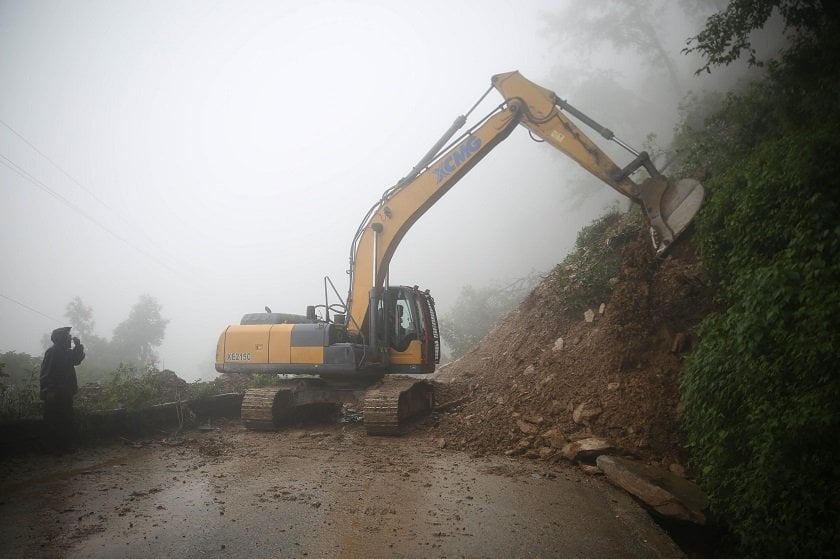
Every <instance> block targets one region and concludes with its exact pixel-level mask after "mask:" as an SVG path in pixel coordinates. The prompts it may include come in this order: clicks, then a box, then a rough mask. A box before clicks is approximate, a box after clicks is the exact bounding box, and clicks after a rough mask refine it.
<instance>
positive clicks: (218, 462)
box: [0, 421, 682, 559]
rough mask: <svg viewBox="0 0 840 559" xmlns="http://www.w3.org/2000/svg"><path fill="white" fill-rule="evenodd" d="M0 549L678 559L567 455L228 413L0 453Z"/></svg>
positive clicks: (17, 553) (18, 552)
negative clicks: (137, 436) (246, 423)
mask: <svg viewBox="0 0 840 559" xmlns="http://www.w3.org/2000/svg"><path fill="white" fill-rule="evenodd" d="M0 474H1V475H2V481H0V556H2V557H6V558H11V557H46V558H50V557H120V558H131V557H143V558H146V557H167V556H168V557H179V558H182V559H183V558H191V557H249V558H260V557H347V558H361V557H618V556H621V557H680V556H682V554H681V552H680V551H679V549H678V548H677V547H676V546H675V545H674V544H673V543H672V542H671V540H670V539H669V538H668V537H667V536H666V535H665V534H664V533H663V532H662V531H661V530H660V529H659V528H658V527H657V526H656V525H655V524H654V523H653V522H652V521H651V520H650V519H649V517H648V515H647V513H645V512H644V511H642V510H641V509H640V508H639V507H638V506H637V505H636V504H635V503H634V502H633V501H632V500H631V499H630V498H629V497H627V496H626V495H625V494H623V493H621V492H619V491H617V490H615V489H613V488H611V487H610V486H609V485H608V484H607V483H605V482H603V481H602V480H600V479H594V478H590V477H587V476H585V475H583V474H581V473H579V472H578V471H577V470H575V469H573V468H571V467H567V466H565V465H551V466H549V465H546V464H544V463H536V462H533V461H527V460H523V459H511V458H504V457H475V456H471V455H468V454H466V453H463V452H456V451H451V450H448V449H445V448H439V446H438V444H437V442H436V440H435V439H434V438H432V437H430V436H429V435H428V434H427V433H421V432H416V433H414V434H409V435H407V436H405V437H402V438H392V437H388V438H382V437H367V436H366V435H365V433H364V429H363V427H362V426H361V425H358V424H349V425H338V424H335V425H318V426H315V427H305V428H291V429H288V430H284V431H281V432H277V433H273V432H251V431H246V430H245V429H243V428H242V427H241V424H240V423H239V422H238V421H232V422H230V423H226V424H223V425H220V426H215V427H213V428H212V429H207V430H199V431H191V432H187V433H184V434H182V435H180V436H176V437H167V438H163V436H161V438H157V439H154V440H147V441H144V442H142V443H139V444H112V445H108V446H104V447H98V448H90V449H84V450H81V451H79V452H77V453H76V454H73V455H70V456H65V457H51V456H42V455H29V456H21V457H17V458H13V459H7V460H4V461H2V462H0Z"/></svg>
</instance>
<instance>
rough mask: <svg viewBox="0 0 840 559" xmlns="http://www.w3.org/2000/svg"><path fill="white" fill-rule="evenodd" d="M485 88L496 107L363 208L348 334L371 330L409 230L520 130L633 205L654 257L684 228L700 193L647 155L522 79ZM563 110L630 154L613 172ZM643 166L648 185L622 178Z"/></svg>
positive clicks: (500, 78) (506, 78)
mask: <svg viewBox="0 0 840 559" xmlns="http://www.w3.org/2000/svg"><path fill="white" fill-rule="evenodd" d="M492 85H493V87H495V88H496V89H497V90H498V91H499V92H500V93H501V94H502V96H503V97H504V99H505V101H504V103H503V104H502V105H500V106H499V108H498V109H497V110H496V111H495V112H494V113H493V114H491V115H490V116H489V117H487V118H486V119H485V120H483V121H482V122H480V123H479V124H478V125H477V126H475V127H474V128H472V129H471V130H470V131H468V132H467V133H466V134H464V135H463V136H462V137H461V138H460V140H459V141H458V142H457V143H455V145H454V146H452V147H451V148H449V149H446V150H445V151H444V152H443V153H441V154H438V150H439V149H440V146H442V145H443V144H444V143H445V142H446V141H448V139H449V137H451V136H452V135H453V134H454V132H455V130H457V128H458V127H460V126H462V125H463V123H464V121H465V118H464V117H459V119H458V120H456V123H455V124H453V127H452V128H451V129H450V131H449V132H448V133H447V134H448V137H447V136H444V138H442V139H441V141H439V142H438V144H437V145H436V146H435V147H434V148H433V149H432V151H430V153H429V154H428V155H427V157H425V158H424V159H423V160H421V162H420V163H418V165H417V166H415V168H414V170H413V171H412V173H411V174H409V176H408V177H406V178H404V179H402V180H401V181H400V182H399V183H397V185H395V186H394V187H392V188H390V189H388V190H387V191H386V192H385V194H384V195H383V196H382V198H381V199H380V200H379V201H378V202H377V203H376V204H375V205H374V206H373V207H372V208H371V209H370V211H369V212H368V214H367V215H366V216H365V219H364V220H363V222H362V225H361V226H360V227H359V229H358V231H357V233H356V236H355V238H354V240H353V244H352V247H351V256H350V270H349V273H350V292H349V295H348V300H347V310H348V314H349V317H348V322H347V327H348V330H350V331H351V332H357V333H363V332H365V331H366V330H367V329H368V328H369V327H370V325H369V324H368V320H369V315H370V314H373V313H368V310H369V309H370V308H371V305H372V304H373V305H375V304H376V302H377V298H378V297H379V296H380V293H381V290H382V287H383V286H384V284H385V281H386V278H387V274H388V266H389V264H390V262H391V258H392V257H393V255H394V252H395V251H396V249H397V246H398V245H399V243H400V241H401V240H402V238H403V237H404V236H405V234H406V232H408V230H409V229H410V228H411V226H412V225H413V224H414V223H415V222H416V221H417V220H418V219H419V218H420V217H421V216H422V215H423V214H424V213H425V212H426V211H427V210H428V209H429V208H430V207H431V206H432V205H434V204H435V202H437V201H438V200H439V199H440V198H441V197H442V196H443V195H444V194H445V193H446V192H447V191H449V189H451V188H452V187H453V186H454V185H455V183H457V182H458V180H460V179H461V178H462V177H463V176H464V175H465V174H466V173H467V172H468V171H469V170H470V169H472V168H473V167H474V166H475V165H476V164H477V163H478V162H479V161H480V160H481V159H482V158H483V157H484V156H486V155H487V154H488V153H489V152H490V151H491V150H492V149H493V148H494V147H495V146H496V145H498V144H499V143H500V142H501V141H502V140H504V139H505V138H507V137H508V135H509V134H510V133H511V132H512V131H513V129H514V128H515V127H516V126H517V125H518V124H522V125H523V126H525V127H526V128H528V129H529V130H530V131H531V132H532V133H533V134H534V135H536V136H538V137H540V138H541V139H543V140H545V141H546V142H547V143H549V144H551V145H552V146H554V147H555V148H557V149H558V150H560V151H561V152H563V153H564V154H566V155H568V156H569V157H571V158H572V159H574V160H575V161H577V162H578V163H579V164H580V165H581V166H582V167H583V168H584V169H586V170H587V171H589V172H590V173H592V174H593V175H595V176H596V177H598V178H599V179H601V180H602V181H603V182H605V183H606V184H608V185H609V186H611V187H612V188H614V189H615V190H617V191H618V192H620V193H621V194H623V195H624V196H627V197H629V198H631V199H633V200H634V201H636V202H638V203H640V204H641V205H642V208H643V209H644V211H645V213H646V215H647V216H648V219H649V221H650V224H651V228H652V233H653V237H654V244H655V246H656V249H657V251H658V252H659V253H662V252H664V250H666V249H667V247H668V245H670V243H671V242H673V240H674V239H675V238H676V237H677V236H678V235H679V233H680V232H682V230H683V229H685V227H687V226H688V224H689V223H690V221H691V219H692V218H693V217H694V214H695V213H696V212H697V210H698V209H699V207H700V204H701V202H702V199H703V187H702V186H701V185H700V183H699V182H697V181H694V180H692V179H683V180H682V181H679V182H677V183H673V184H672V183H669V181H668V180H667V179H666V178H665V177H664V176H662V175H661V174H660V173H659V172H658V171H657V170H656V168H655V167H654V165H653V163H652V162H651V161H650V158H649V157H648V156H647V154H646V153H644V152H642V153H637V152H635V151H633V150H632V149H631V148H629V147H628V146H626V144H624V143H623V142H621V141H620V140H618V139H616V138H615V137H614V135H613V134H612V132H611V131H610V130H608V129H606V128H603V127H601V126H600V125H598V124H597V123H596V122H594V121H593V120H592V119H590V118H589V117H587V116H586V115H584V114H582V113H581V112H580V111H578V110H576V109H575V108H574V107H571V106H570V105H569V104H568V103H566V102H565V101H563V100H561V99H560V98H559V97H558V96H557V95H556V94H554V93H553V92H552V91H550V90H548V89H545V88H543V87H540V86H538V85H536V84H534V83H533V82H531V81H529V80H527V79H526V78H524V77H523V76H522V75H521V74H519V72H509V73H505V74H498V75H496V76H493V78H492ZM562 110H565V111H567V112H569V113H570V114H572V115H574V116H575V117H576V118H578V119H579V120H581V121H582V122H584V123H586V124H587V125H589V126H590V127H592V128H594V129H595V130H596V131H597V132H599V134H600V135H601V136H603V137H604V138H606V139H608V140H613V141H616V142H618V143H619V144H620V145H622V146H623V147H625V148H627V149H628V150H630V151H631V152H632V153H633V154H635V155H636V158H635V159H634V160H633V161H632V162H631V163H630V164H629V165H627V166H625V167H624V168H621V167H619V166H618V165H616V164H615V162H614V161H613V160H612V159H610V157H608V156H607V154H606V153H604V152H603V151H602V150H601V149H600V148H599V147H598V146H597V145H596V144H595V143H593V142H592V140H590V139H589V137H587V136H586V134H584V133H583V132H582V131H581V130H580V129H579V128H578V127H577V126H576V125H575V124H574V123H573V122H572V121H571V120H570V119H569V118H568V117H567V116H566V115H565V114H564V113H563V112H562ZM639 167H644V168H645V169H646V170H647V171H648V174H649V175H650V178H648V179H646V180H645V181H644V182H643V183H641V184H637V183H635V182H633V181H632V180H631V179H630V178H629V176H630V174H632V173H633V172H634V171H635V170H636V169H638V168H639Z"/></svg>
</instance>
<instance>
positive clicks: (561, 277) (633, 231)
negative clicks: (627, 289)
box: [554, 206, 642, 310]
mask: <svg viewBox="0 0 840 559" xmlns="http://www.w3.org/2000/svg"><path fill="white" fill-rule="evenodd" d="M641 227H642V214H641V211H640V209H639V208H638V207H637V206H633V207H631V208H630V210H629V211H627V212H624V213H622V212H621V211H619V209H618V208H612V209H610V210H609V211H608V212H607V213H605V214H604V215H603V216H601V217H599V218H598V219H595V220H594V221H593V222H592V223H590V224H589V225H587V226H586V227H584V228H583V229H581V230H580V232H579V233H578V236H577V240H576V241H575V248H574V250H573V251H572V252H571V253H570V254H569V255H568V256H567V257H566V258H565V259H563V262H561V263H560V264H559V265H558V266H557V267H556V268H555V270H554V280H555V283H556V285H557V289H558V295H559V297H560V298H561V299H562V300H563V301H564V303H565V305H566V306H567V308H569V309H570V310H581V309H586V308H591V307H597V306H598V305H600V304H601V303H603V302H605V301H606V300H607V299H608V298H609V295H610V293H611V291H612V283H611V280H613V279H614V278H617V277H618V274H619V272H621V265H622V254H621V250H620V247H622V246H623V245H624V244H625V243H626V242H627V241H628V240H629V239H631V238H633V237H635V236H636V235H638V234H639V230H640V228H641Z"/></svg>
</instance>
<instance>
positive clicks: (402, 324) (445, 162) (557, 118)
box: [216, 72, 704, 434]
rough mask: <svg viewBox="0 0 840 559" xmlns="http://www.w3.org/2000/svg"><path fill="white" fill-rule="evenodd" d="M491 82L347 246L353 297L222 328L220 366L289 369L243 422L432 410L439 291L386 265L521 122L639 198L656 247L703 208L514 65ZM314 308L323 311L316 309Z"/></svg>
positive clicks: (690, 185)
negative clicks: (489, 101) (391, 272)
mask: <svg viewBox="0 0 840 559" xmlns="http://www.w3.org/2000/svg"><path fill="white" fill-rule="evenodd" d="M493 88H495V89H496V90H497V91H498V92H499V93H501V95H502V96H503V97H504V102H503V103H502V104H500V105H499V106H498V107H497V108H496V109H495V110H494V111H492V112H491V113H490V114H489V115H488V116H486V117H485V118H483V119H482V120H481V121H480V122H478V123H477V124H476V125H474V126H473V127H471V128H470V129H469V130H468V131H467V132H465V133H463V134H462V135H461V136H459V137H458V138H456V139H455V140H454V141H452V142H451V143H450V144H448V145H447V142H450V140H451V138H452V137H453V136H454V135H455V133H456V132H457V131H458V130H459V129H461V128H462V127H463V126H464V125H465V124H466V120H467V116H460V117H458V119H456V121H455V123H453V125H452V126H451V127H450V129H449V130H447V132H446V133H445V134H444V135H443V137H442V138H441V139H440V140H439V141H438V142H437V143H436V144H435V145H434V146H433V147H432V149H431V150H430V151H429V152H428V153H427V154H426V155H425V156H424V157H423V158H422V159H421V160H420V162H418V164H417V165H416V166H415V167H414V168H413V169H412V170H411V172H410V173H409V174H408V175H407V176H406V177H404V178H403V179H401V180H400V181H399V182H398V183H397V184H396V185H394V186H393V187H391V188H389V189H387V190H386V191H385V192H384V194H383V195H382V197H381V199H379V200H378V201H377V202H376V203H375V204H374V205H373V206H372V207H371V208H370V210H369V211H368V213H367V214H366V215H365V217H364V219H363V220H362V223H361V225H360V226H359V229H358V230H357V231H356V234H355V236H354V237H353V241H352V243H351V250H350V269H349V275H350V289H349V293H348V295H347V299H346V301H343V300H341V297H340V296H338V294H337V292H336V297H337V299H338V300H339V301H340V303H334V304H330V302H329V299H327V300H326V301H325V304H324V305H319V306H317V307H316V306H311V307H308V308H307V313H306V315H293V314H282V313H273V312H270V310H269V309H266V310H267V311H268V312H266V313H255V314H246V315H245V316H244V317H243V318H242V321H241V323H240V324H238V325H231V326H228V327H227V328H226V329H225V330H224V332H222V334H221V336H220V337H219V341H218V345H217V348H216V370H217V371H218V372H220V373H271V374H280V375H287V376H290V377H292V378H288V377H287V379H286V380H284V381H283V382H282V383H281V384H280V385H279V386H273V387H271V388H257V389H250V390H248V391H247V392H246V393H245V396H244V398H243V401H242V409H241V414H242V419H243V421H244V423H245V425H246V426H247V427H249V428H253V429H273V428H275V427H276V426H277V425H278V424H279V423H280V422H282V420H283V419H284V418H285V417H287V416H289V415H290V414H292V413H293V412H294V411H295V410H296V409H298V408H300V407H302V406H308V405H313V404H321V405H333V406H340V405H342V404H351V405H356V406H358V405H359V404H360V403H361V406H362V411H363V417H364V422H365V427H366V430H367V432H368V433H369V434H398V433H399V432H400V429H401V427H402V425H403V424H404V422H405V420H406V419H408V418H409V417H412V416H414V415H416V414H419V413H422V412H424V411H427V410H429V409H430V408H431V407H432V405H433V403H434V394H433V390H432V386H431V384H430V383H429V382H427V381H425V380H423V378H422V375H428V374H430V373H433V372H434V370H435V366H436V364H437V363H438V362H439V360H440V335H439V332H438V323H437V317H436V314H435V305H434V300H433V299H432V297H431V295H430V294H429V291H428V290H425V291H424V290H421V289H419V288H418V287H417V286H413V287H409V286H391V285H388V266H389V263H390V261H391V258H392V257H393V255H394V252H395V251H396V249H397V246H398V245H399V243H400V241H401V240H402V239H403V237H404V236H405V234H406V232H407V231H408V230H409V228H410V227H411V226H412V225H413V224H414V223H415V222H416V221H417V220H418V219H419V218H420V216H422V215H423V214H424V213H425V212H426V211H427V210H428V209H429V208H430V207H431V206H432V205H433V204H435V202H437V201H438V200H439V199H440V198H441V197H442V196H443V195H444V194H445V193H446V192H447V191H448V190H449V189H450V188H452V187H453V186H454V185H455V183H457V182H458V180H460V179H461V178H462V177H463V176H464V175H465V174H466V173H467V172H468V171H469V170H470V169H472V168H473V167H474V166H475V165H476V164H477V163H478V162H479V161H480V160H481V159H482V158H483V157H484V156H485V155H487V154H488V153H489V152H490V151H491V150H492V149H493V148H494V147H495V146H496V145H498V144H499V143H500V142H501V141H502V140H504V139H505V138H507V137H508V135H509V134H510V133H511V132H512V131H513V129H514V128H516V126H517V125H522V126H524V127H525V128H527V129H528V130H529V132H530V133H531V134H532V135H533V136H535V137H537V138H539V139H540V140H542V141H544V142H546V143H548V144H549V145H551V146H553V147H555V148H557V149H558V150H560V151H561V152H563V153H564V154H566V155H567V156H569V157H571V158H572V159H574V160H575V161H577V162H578V163H579V164H580V165H581V166H582V167H583V168H584V169H586V170H587V171H589V172H590V173H592V174H593V175H595V176H596V177H598V178H599V179H601V180H602V181H603V182H604V183H606V184H607V185H609V186H610V187H612V188H614V189H615V190H617V191H618V192H620V193H621V194H623V195H624V196H627V197H629V198H630V199H632V200H633V201H635V202H638V203H639V204H640V205H641V207H642V209H643V210H644V213H645V215H646V217H647V220H648V222H649V223H650V228H651V238H652V240H653V250H656V251H657V252H658V253H660V254H662V253H664V252H665V251H666V250H667V249H668V247H669V245H670V244H671V243H673V242H674V240H675V239H676V238H677V237H678V236H679V234H680V233H681V232H682V231H683V230H685V228H686V227H687V226H688V225H689V224H690V222H691V220H692V219H693V217H694V215H695V214H696V213H697V211H698V210H699V208H700V205H701V204H702V201H703V195H704V191H703V187H702V185H701V184H700V183H699V182H698V181H696V180H694V179H682V180H679V181H675V182H674V181H669V180H668V179H667V178H666V177H664V176H663V175H662V174H660V173H659V171H658V170H657V169H656V167H655V166H654V164H653V162H652V161H651V159H650V157H649V156H648V154H647V153H645V152H641V153H639V152H636V151H635V150H633V149H632V148H631V147H629V146H628V145H627V144H625V143H624V142H622V141H621V140H619V139H618V138H616V137H615V135H614V134H613V133H612V131H610V130H609V129H607V128H604V127H603V126H601V125H599V124H598V123H597V122H595V121H594V120H593V119H591V118H589V117H588V116H587V115H585V114H583V113H582V112H580V111H579V110H577V109H576V108H574V107H573V106H571V105H569V104H568V103H567V102H566V101H564V100H562V99H560V98H559V97H558V96H557V95H555V94H554V93H553V92H552V91H550V90H548V89H545V88H543V87H540V86H538V85H536V84H534V83H532V82H531V81H529V80H527V79H526V78H524V77H523V76H522V75H521V74H519V72H509V73H504V74H498V75H496V76H493V78H492V80H491V88H490V89H488V91H487V93H485V94H484V95H485V96H486V95H487V94H488V93H489V92H490V91H491V90H492V89H493ZM483 98H484V97H482V99H483ZM479 102H480V101H479ZM476 105H478V103H476ZM476 105H474V106H473V109H474V108H475V106H476ZM473 109H471V110H470V111H469V112H468V113H467V115H469V113H470V112H472V110H473ZM568 115H571V116H572V117H574V118H575V119H576V120H577V121H580V122H582V123H584V124H586V125H587V126H589V127H590V128H592V129H593V130H595V131H596V132H598V133H599V135H601V136H602V137H603V138H605V139H606V140H610V141H614V142H616V143H618V144H619V145H621V146H622V147H623V148H624V149H626V150H628V151H629V152H630V153H632V154H633V155H634V156H635V157H634V159H633V160H632V161H631V162H630V163H628V164H627V165H626V166H624V167H619V166H618V165H616V164H615V163H614V162H613V161H612V159H610V158H609V157H608V156H607V155H606V154H605V153H604V152H603V151H602V150H601V149H600V148H599V147H598V146H597V145H596V144H594V143H593V142H592V140H590V139H589V138H588V137H587V136H586V135H585V134H584V133H583V132H582V131H581V130H580V129H579V128H578V126H577V125H575V124H574V123H573V122H572V120H571V119H570V118H569V116H568ZM639 168H644V169H645V170H646V171H647V174H648V175H649V177H648V178H647V179H645V180H644V181H642V182H641V183H636V182H634V181H633V180H631V179H630V175H631V174H633V173H634V172H635V171H637V170H638V169H639ZM328 286H331V287H332V288H333V291H334V292H335V287H334V286H333V285H332V282H330V281H329V279H325V293H328ZM319 308H320V309H322V310H323V313H322V316H317V314H318V309H319ZM407 375H411V376H407ZM418 375H421V376H418Z"/></svg>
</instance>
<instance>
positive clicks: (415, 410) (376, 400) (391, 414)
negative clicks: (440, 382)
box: [364, 377, 434, 435]
mask: <svg viewBox="0 0 840 559" xmlns="http://www.w3.org/2000/svg"><path fill="white" fill-rule="evenodd" d="M433 405H434V389H433V387H432V384H431V383H430V382H428V381H425V380H421V379H415V378H411V377H386V378H385V379H384V380H383V381H382V383H381V384H380V385H378V386H376V387H375V388H372V389H370V390H368V392H367V394H365V401H364V417H365V429H366V431H367V434H368V435H399V434H400V433H401V432H402V428H403V427H404V423H405V421H406V420H408V419H409V418H411V417H414V416H417V415H419V414H421V413H424V412H427V411H429V410H431V409H432V406H433Z"/></svg>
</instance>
